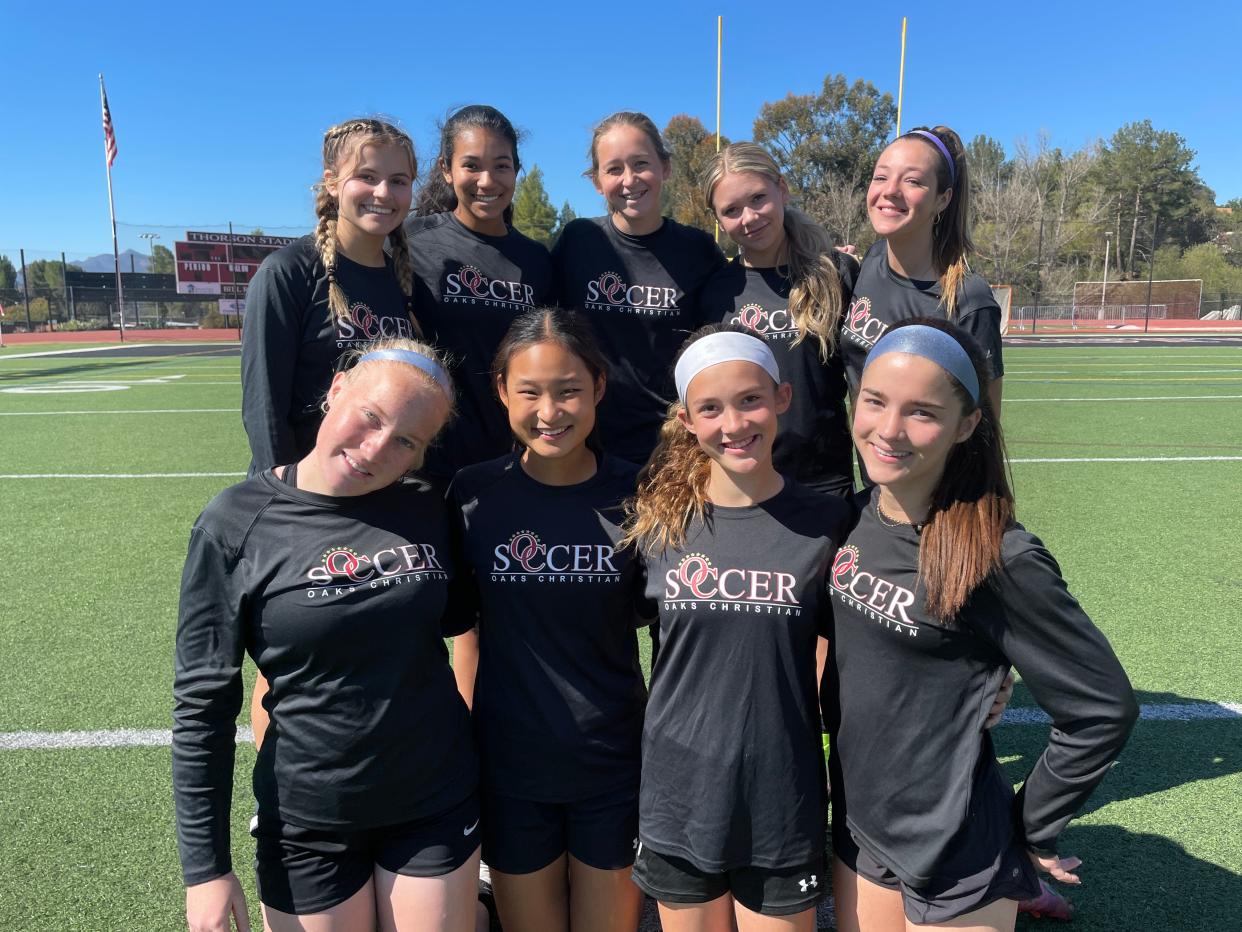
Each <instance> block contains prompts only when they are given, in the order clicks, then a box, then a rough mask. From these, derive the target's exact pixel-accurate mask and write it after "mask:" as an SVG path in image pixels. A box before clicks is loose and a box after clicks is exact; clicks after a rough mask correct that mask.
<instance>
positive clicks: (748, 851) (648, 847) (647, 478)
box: [626, 325, 848, 932]
mask: <svg viewBox="0 0 1242 932" xmlns="http://www.w3.org/2000/svg"><path fill="white" fill-rule="evenodd" d="M675 381H676V386H677V394H678V401H677V403H676V404H674V405H672V406H671V407H670V409H669V415H668V418H667V420H666V421H665V423H664V425H663V427H662V429H661V432H660V441H659V444H658V445H657V447H656V450H655V452H654V453H653V454H652V458H651V461H650V463H649V465H648V468H647V470H646V471H645V474H644V475H643V477H642V478H641V480H640V483H639V488H638V493H637V495H636V496H635V498H634V499H633V500H632V502H630V504H629V512H630V514H629V520H628V522H627V534H626V540H627V541H630V542H634V543H635V544H636V545H637V547H638V550H639V554H640V557H641V559H642V560H643V562H644V564H645V567H646V574H647V575H646V587H645V595H646V597H647V599H648V600H649V603H650V605H649V609H650V612H651V614H655V615H658V622H657V623H658V625H659V628H660V636H661V649H660V652H659V655H658V657H657V659H656V661H655V667H654V669H653V671H652V679H651V695H650V698H649V700H648V705H647V717H646V722H645V725H644V731H643V761H642V785H641V791H640V804H639V841H640V846H639V850H638V855H637V858H636V860H635V864H634V875H633V876H634V880H635V882H636V883H637V884H638V885H639V887H641V888H642V889H643V890H644V891H646V892H647V893H648V894H650V895H651V896H653V897H655V898H656V899H657V900H658V901H659V904H660V919H661V923H662V925H663V928H664V929H665V930H668V932H678V930H689V929H695V930H727V929H731V928H733V923H734V922H735V921H736V923H737V927H738V928H739V929H741V930H742V932H748V930H754V929H796V930H807V932H810V930H813V929H814V927H815V903H816V901H817V899H818V898H819V896H820V895H821V894H822V893H823V892H824V890H825V886H826V879H827V878H826V876H825V865H824V861H823V848H824V819H825V803H826V800H825V795H826V794H825V788H824V777H825V775H824V758H823V754H822V751H821V745H820V725H819V710H818V707H817V700H816V696H817V684H816V675H815V643H816V638H817V636H818V635H819V634H820V633H821V629H822V627H823V622H824V615H825V612H826V594H825V590H824V582H825V572H826V569H827V566H828V564H829V562H830V560H831V558H832V554H833V553H835V552H836V549H837V547H838V546H839V544H840V542H841V539H842V534H843V531H844V529H845V524H846V521H847V516H848V508H847V506H846V503H845V502H844V501H843V500H842V499H839V498H837V497H835V496H827V495H821V494H819V493H817V492H814V491H812V490H810V489H808V488H806V487H804V486H801V485H799V484H797V483H796V482H794V481H792V480H789V479H786V478H785V477H783V476H782V475H781V474H780V473H779V472H777V470H776V468H775V466H774V465H773V463H772V445H773V442H774V440H775V439H776V434H777V419H778V417H779V416H780V415H781V414H782V413H783V412H784V411H785V410H786V409H787V408H788V407H789V401H790V386H789V384H788V383H786V382H784V381H782V376H781V373H780V371H779V369H778V367H777V364H776V360H775V358H774V356H773V354H772V351H771V350H770V349H769V348H768V347H767V346H766V345H765V344H764V342H763V341H762V340H760V339H758V338H757V337H755V336H753V335H752V334H750V333H748V332H746V331H745V330H743V329H742V328H735V329H725V328H722V327H721V326H720V325H714V326H712V327H709V328H704V329H703V330H700V331H698V332H697V333H696V334H695V335H694V336H692V337H691V339H690V341H689V342H688V343H687V344H686V345H685V346H684V347H683V349H682V352H681V355H680V357H679V358H678V360H677V364H676V367H675Z"/></svg>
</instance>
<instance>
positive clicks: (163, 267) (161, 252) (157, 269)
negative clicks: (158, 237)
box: [151, 243, 176, 275]
mask: <svg viewBox="0 0 1242 932" xmlns="http://www.w3.org/2000/svg"><path fill="white" fill-rule="evenodd" d="M175 270H176V263H175V262H174V261H173V254H172V250H171V249H169V248H168V247H167V246H161V245H160V244H159V243H156V244H155V245H154V246H152V247H151V271H152V272H154V273H156V274H158V275H172V274H173V273H174V272H175Z"/></svg>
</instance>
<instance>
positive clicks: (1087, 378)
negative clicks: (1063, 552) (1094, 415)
mask: <svg viewBox="0 0 1242 932" xmlns="http://www.w3.org/2000/svg"><path fill="white" fill-rule="evenodd" d="M1011 382H1037V383H1039V384H1041V385H1050V384H1052V383H1053V382H1057V383H1060V382H1129V383H1130V384H1131V385H1142V384H1144V383H1154V382H1242V376H1237V375H1223V376H1213V375H1196V376H1188V377H1186V378H1173V379H1170V378H1159V379H1135V378H1126V377H1124V376H1116V375H1094V376H1092V375H1071V376H1057V377H1056V378H1052V379H1040V378H1025V377H1022V376H1018V377H1016V378H1010V377H1009V376H1005V384H1006V385H1008V384H1010V383H1011ZM197 384H199V385H202V384H203V383H202V382H199V383H197Z"/></svg>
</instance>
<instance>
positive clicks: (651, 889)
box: [633, 845, 828, 916]
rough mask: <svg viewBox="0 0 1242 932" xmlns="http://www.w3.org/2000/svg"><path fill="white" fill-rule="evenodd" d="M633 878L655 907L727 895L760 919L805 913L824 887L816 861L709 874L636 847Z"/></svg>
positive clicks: (819, 860) (821, 863)
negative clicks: (793, 865)
mask: <svg viewBox="0 0 1242 932" xmlns="http://www.w3.org/2000/svg"><path fill="white" fill-rule="evenodd" d="M633 877H634V883H636V884H637V885H638V887H639V889H640V890H642V891H643V892H644V893H646V894H647V895H648V896H650V897H653V898H655V899H656V900H658V901H659V902H661V903H668V904H686V903H710V902H711V901H712V900H717V899H719V898H720V897H722V896H724V895H725V894H726V893H731V894H732V895H733V899H734V900H736V901H737V902H739V903H741V904H742V905H743V906H745V907H746V908H747V909H749V910H750V911H751V912H754V913H762V914H763V915H765V916H792V915H794V914H795V913H800V912H804V911H805V910H808V909H811V908H813V907H814V906H815V904H816V902H817V901H818V900H819V898H820V897H821V896H823V894H824V893H826V892H827V887H828V878H827V876H826V875H825V874H824V859H823V857H822V856H821V857H819V858H817V859H816V860H814V861H812V862H811V863H810V864H803V865H800V866H798V867H788V868H776V869H770V868H766V867H738V868H734V869H733V870H731V871H723V872H721V873H712V872H710V871H702V870H699V869H698V868H697V867H695V866H694V865H693V864H691V863H690V862H689V861H687V860H685V859H684V858H679V857H674V856H673V855H669V854H660V853H658V852H656V851H652V850H651V849H650V848H648V847H647V846H646V845H639V846H638V856H637V857H636V858H635V859H634V874H633Z"/></svg>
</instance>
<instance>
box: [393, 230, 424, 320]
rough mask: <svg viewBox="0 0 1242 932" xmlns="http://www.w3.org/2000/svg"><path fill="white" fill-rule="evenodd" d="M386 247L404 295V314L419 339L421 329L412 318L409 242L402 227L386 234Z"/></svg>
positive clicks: (411, 266)
mask: <svg viewBox="0 0 1242 932" xmlns="http://www.w3.org/2000/svg"><path fill="white" fill-rule="evenodd" d="M388 245H389V247H390V248H391V249H392V267H393V271H394V272H395V273H396V275H397V284H398V285H400V286H401V291H402V293H403V294H404V295H405V312H406V313H407V314H408V315H409V317H410V326H411V327H413V328H414V333H415V334H417V335H418V336H420V337H421V336H422V335H423V328H422V327H420V326H419V325H418V318H416V317H415V316H414V264H413V263H412V262H411V261H410V241H409V240H408V239H406V237H405V229H404V228H403V227H397V228H396V229H395V230H393V231H392V232H391V233H389V234H388Z"/></svg>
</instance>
